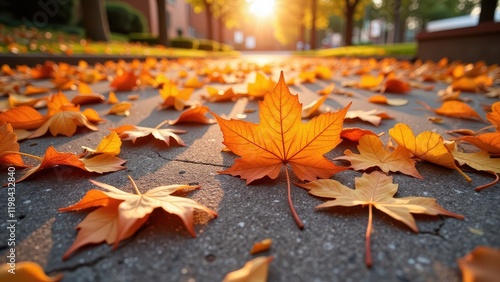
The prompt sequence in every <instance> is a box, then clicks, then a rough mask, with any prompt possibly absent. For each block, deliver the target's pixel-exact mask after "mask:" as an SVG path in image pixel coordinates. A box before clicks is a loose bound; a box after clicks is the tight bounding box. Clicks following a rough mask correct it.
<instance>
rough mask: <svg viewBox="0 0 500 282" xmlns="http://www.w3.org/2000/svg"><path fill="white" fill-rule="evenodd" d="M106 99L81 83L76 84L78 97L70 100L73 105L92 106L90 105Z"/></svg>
mask: <svg viewBox="0 0 500 282" xmlns="http://www.w3.org/2000/svg"><path fill="white" fill-rule="evenodd" d="M105 100H106V98H105V97H104V96H103V95H101V94H98V93H94V91H93V90H92V88H91V87H90V86H89V85H88V84H86V83H84V82H81V81H80V83H79V84H78V95H76V96H75V97H73V99H71V103H73V104H75V105H83V104H92V103H102V102H104V101H105Z"/></svg>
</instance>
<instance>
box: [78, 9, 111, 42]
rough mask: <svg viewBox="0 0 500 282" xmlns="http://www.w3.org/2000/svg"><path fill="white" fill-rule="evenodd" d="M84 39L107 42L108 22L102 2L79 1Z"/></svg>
mask: <svg viewBox="0 0 500 282" xmlns="http://www.w3.org/2000/svg"><path fill="white" fill-rule="evenodd" d="M80 8H81V9H82V20H83V26H84V28H85V37H87V38H89V39H91V40H95V41H109V34H110V32H109V22H108V15H107V14H106V7H105V6H104V0H85V1H84V0H80Z"/></svg>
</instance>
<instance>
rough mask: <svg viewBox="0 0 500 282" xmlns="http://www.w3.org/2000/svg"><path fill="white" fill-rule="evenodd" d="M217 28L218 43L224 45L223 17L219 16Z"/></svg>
mask: <svg viewBox="0 0 500 282" xmlns="http://www.w3.org/2000/svg"><path fill="white" fill-rule="evenodd" d="M217 21H218V24H219V25H218V27H219V43H222V44H223V43H224V20H223V16H222V15H221V16H220V17H219V18H218V19H217Z"/></svg>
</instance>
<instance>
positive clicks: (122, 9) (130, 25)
mask: <svg viewBox="0 0 500 282" xmlns="http://www.w3.org/2000/svg"><path fill="white" fill-rule="evenodd" d="M106 14H107V16H108V22H109V29H110V30H111V32H117V33H122V34H129V33H143V32H149V28H148V25H147V21H146V17H145V16H144V14H143V13H141V11H139V10H137V9H135V8H134V7H132V6H130V5H129V4H127V3H123V2H106Z"/></svg>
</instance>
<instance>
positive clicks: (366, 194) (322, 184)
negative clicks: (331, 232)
mask: <svg viewBox="0 0 500 282" xmlns="http://www.w3.org/2000/svg"><path fill="white" fill-rule="evenodd" d="M354 181H355V186H356V189H355V190H353V189H351V188H349V187H347V186H344V185H342V184H341V183H340V182H338V181H336V180H333V179H320V180H316V181H313V182H309V183H306V184H300V185H299V186H300V187H302V188H305V189H307V190H308V191H309V193H310V194H312V195H315V196H318V197H322V198H334V200H330V201H327V202H325V203H323V204H320V205H318V206H317V207H316V208H317V209H321V208H329V207H337V206H342V207H353V206H358V205H363V206H368V208H369V209H368V212H369V214H368V226H367V228H366V242H365V250H366V253H365V261H366V265H367V266H371V264H372V259H371V251H370V237H371V230H372V208H373V207H375V208H377V209H379V210H380V211H382V212H384V213H386V214H388V215H389V216H391V217H392V218H395V219H397V220H399V221H401V222H403V223H404V224H406V225H407V226H408V227H410V228H411V229H412V230H413V231H415V232H418V228H417V225H416V223H415V219H414V218H413V216H412V215H411V214H412V213H419V214H429V215H438V214H442V215H446V216H451V217H455V218H459V219H463V218H464V217H463V216H461V215H459V214H456V213H452V212H450V211H447V210H446V209H444V208H443V207H442V206H440V205H438V204H437V203H436V200H435V199H432V198H426V197H406V198H400V199H397V198H394V195H395V194H396V192H397V191H398V184H394V183H392V176H387V175H385V174H383V173H381V172H378V171H374V172H372V173H370V174H367V173H364V174H363V176H362V177H356V178H355V180H354Z"/></svg>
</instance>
